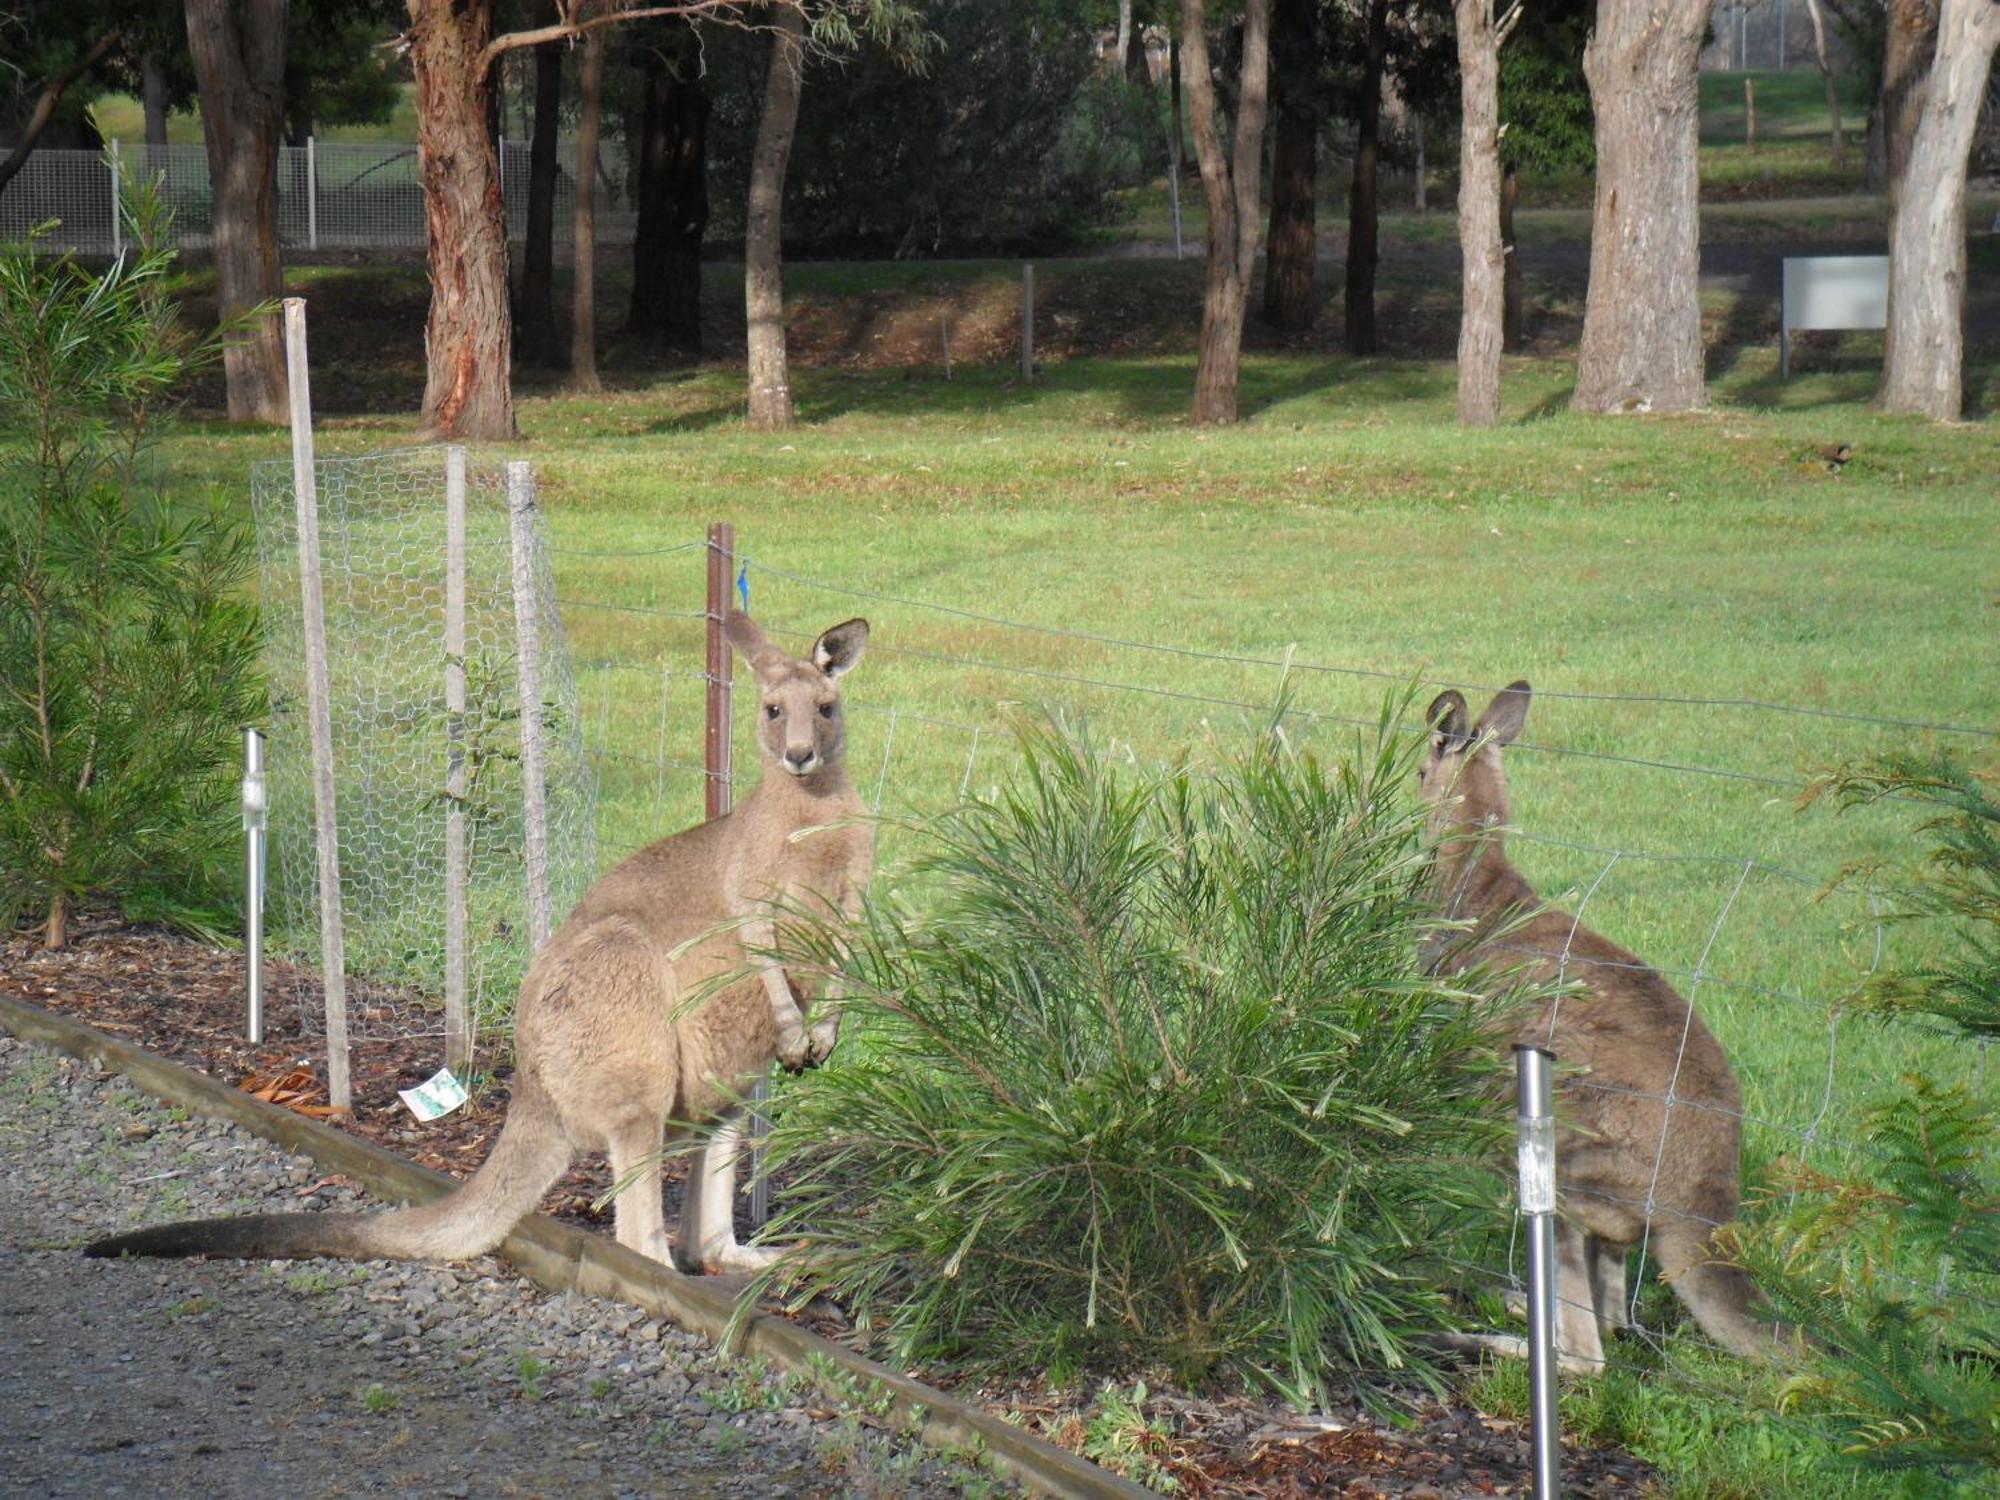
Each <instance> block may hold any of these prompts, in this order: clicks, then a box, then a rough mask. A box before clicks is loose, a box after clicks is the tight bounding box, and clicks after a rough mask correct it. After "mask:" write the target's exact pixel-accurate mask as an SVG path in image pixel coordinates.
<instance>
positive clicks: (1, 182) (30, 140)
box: [0, 31, 120, 188]
mask: <svg viewBox="0 0 2000 1500" xmlns="http://www.w3.org/2000/svg"><path fill="white" fill-rule="evenodd" d="M119 42H120V37H119V34H118V33H117V32H116V31H107V32H106V33H105V34H104V35H103V36H101V37H99V38H98V39H97V40H96V42H94V43H93V44H92V45H91V47H90V50H89V51H87V52H85V53H84V54H83V56H82V57H80V58H78V59H77V60H76V63H75V64H74V65H73V66H72V67H70V68H69V69H68V70H67V71H66V72H62V73H58V74H57V75H56V76H55V77H54V78H52V79H50V80H49V82H48V85H47V87H45V88H44V89H43V90H42V96H41V97H40V98H39V99H37V100H36V101H35V107H34V110H33V111H32V112H31V113H30V114H29V116H28V123H27V124H26V125H25V126H24V127H23V128H22V130H21V139H20V140H19V141H18V142H16V143H15V146H14V149H13V150H12V151H10V152H9V153H8V154H7V159H6V160H5V161H0V188H5V187H6V186H7V184H8V183H10V182H12V181H13V180H14V174H15V173H16V172H18V171H20V170H21V168H22V167H23V166H25V165H27V161H28V154H29V153H30V152H31V151H33V150H34V149H35V142H36V141H38V140H40V139H41V135H42V132H43V131H44V130H45V129H47V128H48V123H49V121H50V120H51V119H53V118H54V117H55V112H56V106H57V105H58V104H60V103H62V96H63V94H64V93H65V92H67V91H68V89H69V86H70V85H71V84H73V83H75V82H76V81H77V79H79V78H81V77H82V76H83V75H84V74H85V73H87V72H89V71H90V70H91V69H92V68H94V67H96V66H97V65H98V64H99V63H101V62H103V61H104V59H105V58H107V57H109V56H110V55H111V54H112V53H113V52H114V51H116V50H117V49H118V46H119Z"/></svg>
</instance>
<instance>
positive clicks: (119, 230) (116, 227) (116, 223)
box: [111, 135, 125, 255]
mask: <svg viewBox="0 0 2000 1500" xmlns="http://www.w3.org/2000/svg"><path fill="white" fill-rule="evenodd" d="M124 175H125V173H124V171H123V170H122V169H121V167H120V164H119V160H118V137H117V136H115V135H114V136H113V137H112V138H111V253H112V254H113V255H123V254H124V253H125V223H124V220H123V218H122V217H121V216H120V214H119V212H118V199H119V189H120V187H121V186H122V184H121V182H120V181H119V179H120V178H122V177H123V176H124Z"/></svg>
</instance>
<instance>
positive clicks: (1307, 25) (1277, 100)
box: [1264, 0, 1319, 333]
mask: <svg viewBox="0 0 2000 1500" xmlns="http://www.w3.org/2000/svg"><path fill="white" fill-rule="evenodd" d="M1317 11H1318V5H1317V0H1273V4H1272V8H1271V82H1272V85H1273V88H1272V94H1273V101H1272V109H1273V122H1272V133H1273V134H1274V135H1275V136H1276V138H1277V144H1276V148H1275V153H1274V161H1273V168H1272V172H1271V230H1270V235H1269V238H1268V240H1267V242H1266V245H1265V249H1264V321H1265V322H1267V323H1269V324H1270V325H1271V326H1272V327H1273V328H1279V329H1283V330H1284V331H1285V332H1287V333H1297V332H1299V331H1301V330H1303V329H1307V328H1310V327H1312V324H1313V319H1314V317H1315V316H1316V315H1317V314H1318V312H1319V285H1318V269H1319V267H1318V254H1319V240H1318V235H1317V233H1316V232H1315V229H1314V225H1313V195H1314V193H1315V192H1316V191H1317V185H1318V176H1319V103H1318V99H1317V97H1316V94H1315V91H1314V89H1313V86H1312V85H1313V74H1314V72H1315V71H1316V69H1317V65H1318V61H1319V41H1318V37H1317V35H1316V31H1317V27H1316V26H1315V24H1314V23H1315V20H1316V18H1317Z"/></svg>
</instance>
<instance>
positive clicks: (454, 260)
mask: <svg viewBox="0 0 2000 1500" xmlns="http://www.w3.org/2000/svg"><path fill="white" fill-rule="evenodd" d="M409 7H410V30H409V39H410V63H411V68H412V70H413V72H414V73H415V76H416V89H417V162H418V172H419V174H420V176H421V178H422V182H423V189H424V219H425V225H426V228H427V230H428V235H427V251H426V263H427V266H428V268H429V271H430V281H431V307H430V316H429V318H428V320H427V321H426V322H425V325H424V347H425V351H426V354H427V356H428V364H429V372H428V375H427V378H426V379H425V382H424V406H423V427H424V431H425V432H426V434H428V435H430V436H433V437H440V438H458V439H469V440H471V441H475V442H505V441H507V440H509V439H511V438H513V437H514V436H515V428H514V396H513V389H512V384H511V375H512V365H513V352H514V351H513V319H512V317H511V315H510V310H509V308H508V305H507V224H506V219H505V217H504V215H503V214H502V211H501V203H500V163H499V159H498V157H497V156H496V154H495V151H494V142H493V134H492V132H491V131H490V130H489V129H488V112H489V108H490V104H491V99H492V77H491V74H490V73H489V72H487V71H486V70H485V68H484V64H483V63H482V61H481V57H482V54H483V53H484V51H485V48H486V44H487V42H488V41H489V40H490V38H491V35H492V29H493V3H492V0H456V3H454V0H409Z"/></svg>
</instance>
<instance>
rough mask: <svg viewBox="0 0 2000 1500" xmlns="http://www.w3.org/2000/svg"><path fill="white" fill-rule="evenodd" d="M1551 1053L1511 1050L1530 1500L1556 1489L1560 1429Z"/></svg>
mask: <svg viewBox="0 0 2000 1500" xmlns="http://www.w3.org/2000/svg"><path fill="white" fill-rule="evenodd" d="M1555 1060H1556V1059H1555V1054H1554V1053H1552V1052H1545V1051H1543V1050H1542V1049H1541V1048H1540V1047H1516V1048H1515V1049H1514V1065H1515V1069H1516V1077H1517V1079H1518V1081H1519V1088H1520V1092H1519V1095H1518V1100H1519V1102H1518V1105H1517V1109H1518V1113H1517V1115H1516V1117H1515V1128H1516V1146H1517V1149H1516V1165H1517V1169H1518V1172H1519V1175H1520V1194H1521V1216H1522V1217H1523V1218H1525V1219H1526V1220H1527V1221H1528V1391H1529V1408H1530V1416H1531V1419H1532V1424H1533V1429H1532V1430H1533V1438H1534V1465H1535V1490H1534V1493H1535V1500H1555V1497H1556V1496H1558V1495H1560V1494H1561V1493H1562V1479H1561V1460H1562V1428H1561V1426H1560V1425H1559V1419H1558V1417H1557V1415H1556V1292H1557V1287H1556V1122H1555V1108H1554V1102H1553V1097H1552V1090H1551V1088H1550V1072H1551V1069H1552V1068H1553V1066H1554V1064H1555Z"/></svg>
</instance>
